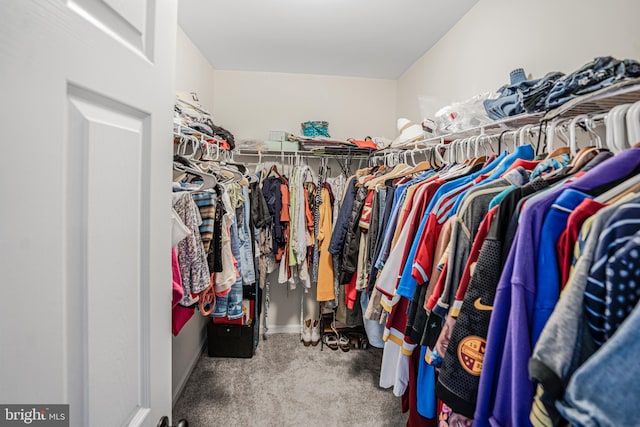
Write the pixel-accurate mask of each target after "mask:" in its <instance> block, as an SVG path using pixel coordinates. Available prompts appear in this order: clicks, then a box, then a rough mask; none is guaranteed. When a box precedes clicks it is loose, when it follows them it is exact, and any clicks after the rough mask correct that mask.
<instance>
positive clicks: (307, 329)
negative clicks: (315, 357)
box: [302, 319, 311, 347]
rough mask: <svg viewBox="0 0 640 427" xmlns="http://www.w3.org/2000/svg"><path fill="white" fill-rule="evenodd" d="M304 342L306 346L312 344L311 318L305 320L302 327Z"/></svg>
mask: <svg viewBox="0 0 640 427" xmlns="http://www.w3.org/2000/svg"><path fill="white" fill-rule="evenodd" d="M302 343H303V344H304V346H305V347H309V346H310V345H311V319H307V320H305V321H304V327H303V328H302Z"/></svg>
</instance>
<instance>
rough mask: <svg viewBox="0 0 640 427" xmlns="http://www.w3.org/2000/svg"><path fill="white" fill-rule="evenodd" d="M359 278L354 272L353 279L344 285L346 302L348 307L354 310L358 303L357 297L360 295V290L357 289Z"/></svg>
mask: <svg viewBox="0 0 640 427" xmlns="http://www.w3.org/2000/svg"><path fill="white" fill-rule="evenodd" d="M357 279H358V275H357V274H354V275H353V277H352V278H351V281H350V282H349V283H347V284H346V285H344V293H345V296H344V297H345V302H346V304H347V308H348V309H349V310H353V307H354V306H355V304H356V298H357V297H358V290H357V289H356V280H357Z"/></svg>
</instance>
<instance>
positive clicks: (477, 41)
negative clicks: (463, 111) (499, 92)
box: [397, 0, 640, 121]
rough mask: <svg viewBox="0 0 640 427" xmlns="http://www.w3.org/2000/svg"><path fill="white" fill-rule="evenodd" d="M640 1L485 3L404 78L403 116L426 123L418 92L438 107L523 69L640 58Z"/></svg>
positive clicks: (567, 68)
mask: <svg viewBox="0 0 640 427" xmlns="http://www.w3.org/2000/svg"><path fill="white" fill-rule="evenodd" d="M638 16H640V2H638V1H635V0H609V1H601V0H561V1H558V0H538V1H535V2H532V1H524V0H481V1H479V2H478V3H477V4H476V5H475V6H474V7H473V8H472V9H471V10H470V11H469V12H468V13H467V14H466V15H465V16H464V17H463V18H462V19H461V20H460V21H459V22H458V23H457V24H456V25H455V26H454V27H453V28H452V29H451V30H450V31H449V32H448V33H447V34H446V35H445V36H444V37H443V38H442V39H441V40H440V41H439V42H438V43H437V44H436V45H435V46H434V47H433V48H431V49H430V50H429V51H428V52H427V53H426V54H425V55H424V56H423V57H422V58H420V59H419V60H418V61H417V62H416V63H415V64H414V65H413V66H411V67H410V68H409V69H408V70H407V71H406V72H405V73H404V74H403V75H402V76H401V78H400V79H399V81H398V103H397V113H398V116H399V117H407V118H409V119H411V120H413V121H419V120H422V118H423V117H422V114H421V111H420V108H419V104H418V97H419V96H429V97H431V98H432V99H433V102H432V107H431V111H428V113H429V114H433V113H434V112H435V111H436V110H437V109H438V108H439V107H442V106H445V105H447V104H449V103H451V102H452V101H461V100H464V99H467V98H469V97H471V96H473V95H475V94H478V93H482V92H490V91H494V90H496V89H498V88H499V87H500V86H502V85H503V84H505V83H507V82H508V80H509V72H510V71H511V70H512V69H514V68H518V67H523V68H524V69H525V72H527V73H528V74H531V75H532V76H533V77H542V76H543V75H544V74H546V73H547V72H549V71H562V72H564V73H569V72H571V71H573V70H575V69H577V68H579V67H580V66H582V65H583V64H585V63H586V62H588V61H590V60H591V59H593V58H594V57H596V56H605V55H612V56H614V57H617V58H619V59H622V58H632V59H640V26H639V25H638Z"/></svg>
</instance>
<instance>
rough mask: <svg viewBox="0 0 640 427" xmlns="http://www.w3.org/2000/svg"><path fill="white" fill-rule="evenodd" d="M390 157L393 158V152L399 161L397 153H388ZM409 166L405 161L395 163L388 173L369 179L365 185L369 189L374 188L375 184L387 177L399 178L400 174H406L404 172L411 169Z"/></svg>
mask: <svg viewBox="0 0 640 427" xmlns="http://www.w3.org/2000/svg"><path fill="white" fill-rule="evenodd" d="M390 154H391V157H392V159H393V157H394V154H395V155H397V156H398V162H399V161H400V156H399V154H397V153H390ZM411 169H412V168H411V166H409V165H407V164H406V163H397V164H396V165H395V166H394V167H393V169H391V170H390V171H389V172H388V173H386V174H383V175H381V176H379V177H377V178H373V179H372V180H370V181H367V183H366V186H367V188H369V189H372V188H375V186H376V185H378V184H380V183H382V182H384V181H386V180H388V179H395V178H400V177H402V176H405V175H407V173H406V172H408V171H409V170H411Z"/></svg>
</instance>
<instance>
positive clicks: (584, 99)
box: [542, 79, 640, 120]
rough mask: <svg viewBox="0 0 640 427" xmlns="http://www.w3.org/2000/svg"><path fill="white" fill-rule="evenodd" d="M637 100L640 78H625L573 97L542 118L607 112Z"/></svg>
mask: <svg viewBox="0 0 640 427" xmlns="http://www.w3.org/2000/svg"><path fill="white" fill-rule="evenodd" d="M637 101H640V79H632V80H625V81H622V82H620V83H616V84H614V85H611V86H609V87H606V88H603V89H600V90H598V91H595V92H593V93H590V94H587V95H583V96H580V97H578V98H575V99H572V100H571V101H569V102H567V103H565V104H563V105H561V106H560V107H558V108H556V109H553V110H550V111H548V112H547V113H546V114H545V115H544V117H543V118H542V120H552V119H555V118H558V117H562V118H571V117H575V116H579V115H581V114H597V113H605V112H607V111H609V110H611V109H612V108H613V107H615V106H616V105H621V104H633V103H635V102H637Z"/></svg>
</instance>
